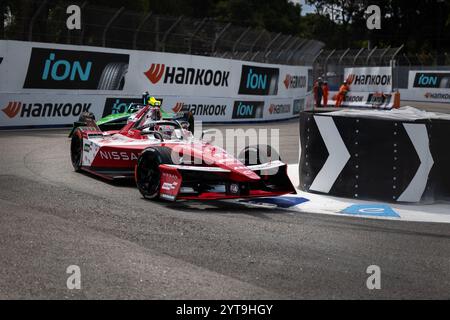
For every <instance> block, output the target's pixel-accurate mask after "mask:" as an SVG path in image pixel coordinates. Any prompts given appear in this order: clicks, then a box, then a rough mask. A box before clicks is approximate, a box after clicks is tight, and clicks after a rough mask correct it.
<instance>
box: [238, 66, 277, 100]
mask: <svg viewBox="0 0 450 320" xmlns="http://www.w3.org/2000/svg"><path fill="white" fill-rule="evenodd" d="M278 76H279V69H278V68H264V67H257V66H250V65H242V72H241V82H240V85H239V94H248V95H260V96H266V95H276V94H277V93H278Z"/></svg>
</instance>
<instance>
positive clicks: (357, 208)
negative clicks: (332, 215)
mask: <svg viewBox="0 0 450 320" xmlns="http://www.w3.org/2000/svg"><path fill="white" fill-rule="evenodd" d="M341 213H346V214H354V215H358V216H372V217H395V218H400V215H399V214H398V213H397V212H395V211H394V209H392V208H391V207H390V206H388V205H385V204H354V205H352V206H350V207H348V208H346V209H344V210H342V211H341Z"/></svg>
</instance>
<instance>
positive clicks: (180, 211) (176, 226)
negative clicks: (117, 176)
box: [0, 120, 450, 299]
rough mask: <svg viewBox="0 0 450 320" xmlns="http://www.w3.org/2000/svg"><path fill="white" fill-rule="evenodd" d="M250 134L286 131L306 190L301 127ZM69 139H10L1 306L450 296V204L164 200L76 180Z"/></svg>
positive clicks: (4, 179)
mask: <svg viewBox="0 0 450 320" xmlns="http://www.w3.org/2000/svg"><path fill="white" fill-rule="evenodd" d="M214 127H216V128H218V129H219V130H222V131H223V130H224V129H226V128H232V127H233V128H234V127H235V126H230V125H228V126H214ZM240 127H241V128H244V129H245V128H258V127H260V128H268V129H278V130H279V132H280V153H281V157H282V159H283V160H285V161H286V162H287V163H289V164H290V166H289V172H290V175H291V178H292V180H293V181H294V183H295V184H296V185H298V183H297V181H296V180H295V179H296V171H297V170H298V167H297V163H298V152H299V150H298V122H297V121H295V120H293V121H287V122H279V123H272V124H260V125H256V126H255V125H241V126H240ZM67 132H68V130H67V129H64V130H33V131H8V132H0V150H1V152H0V168H1V172H0V256H1V257H2V258H1V259H0V299H8V298H33V299H34V298H49V299H56V298H58V299H115V298H119V299H303V298H306V299H309V298H324V299H340V298H351V299H406V298H418V299H430V298H436V299H449V298H450V291H449V289H450V224H449V223H448V222H450V218H449V214H450V205H449V204H445V203H443V204H435V205H425V206H417V205H396V204H383V203H370V202H364V201H354V200H352V199H338V198H332V197H324V196H320V195H313V194H306V193H302V192H299V194H298V195H296V196H289V197H282V198H280V199H275V200H274V199H265V200H264V199H263V200H261V201H254V202H252V203H249V202H244V201H211V202H195V201H194V202H177V203H167V202H151V201H146V200H144V199H142V197H141V195H140V194H139V192H138V191H137V189H136V187H135V186H134V184H133V183H132V182H122V183H117V182H116V183H108V182H105V181H104V180H101V179H98V178H95V177H92V176H90V175H88V174H79V173H75V172H74V171H73V169H72V166H71V163H70V157H69V146H70V141H69V139H67ZM297 177H298V175H297ZM297 179H298V178H297ZM318 213H320V214H318ZM322 213H326V214H322ZM374 265H375V266H378V267H379V268H380V271H381V289H379V290H369V289H368V287H367V283H366V282H367V279H368V278H369V276H370V274H369V273H368V272H367V271H368V268H369V266H374ZM70 266H77V267H79V270H80V274H81V289H79V290H77V289H73V290H70V289H68V287H67V280H68V278H69V277H70V274H68V273H67V270H68V268H69V267H70ZM69 270H71V269H69Z"/></svg>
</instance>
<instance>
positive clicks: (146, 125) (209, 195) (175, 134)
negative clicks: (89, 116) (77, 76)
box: [71, 107, 295, 201]
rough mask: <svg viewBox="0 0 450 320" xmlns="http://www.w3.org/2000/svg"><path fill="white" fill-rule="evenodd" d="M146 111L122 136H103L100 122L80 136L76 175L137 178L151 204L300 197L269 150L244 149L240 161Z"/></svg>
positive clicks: (74, 152) (74, 154)
mask: <svg viewBox="0 0 450 320" xmlns="http://www.w3.org/2000/svg"><path fill="white" fill-rule="evenodd" d="M152 112H153V110H152V108H150V107H145V108H144V109H142V110H141V111H140V112H139V113H138V114H137V116H136V117H135V120H134V121H133V122H130V123H128V124H127V125H126V126H125V127H123V128H122V129H121V130H120V131H106V132H103V131H101V130H100V129H99V128H98V126H97V125H96V124H95V121H94V120H92V121H89V120H88V121H87V126H83V127H79V128H77V129H76V130H75V132H74V134H73V136H72V141H71V159H72V164H73V167H74V168H75V171H81V170H84V171H87V172H90V173H92V174H95V175H98V176H101V177H103V178H106V179H116V178H133V177H134V179H135V180H136V184H137V186H138V189H139V191H140V192H141V194H142V195H143V196H144V197H145V198H147V199H157V198H161V199H166V200H171V201H175V200H181V199H234V198H251V197H267V196H279V195H283V194H288V193H295V188H294V187H293V185H292V183H291V181H290V180H289V177H288V176H287V165H286V164H284V163H283V162H281V161H280V159H279V156H278V154H277V153H276V152H275V151H274V150H273V149H272V148H271V147H268V146H256V147H247V148H245V149H244V150H243V151H242V152H241V154H240V156H239V157H238V159H236V158H235V157H233V156H231V155H229V154H228V153H227V152H226V151H225V150H223V149H222V148H219V147H217V146H214V145H212V144H210V143H208V142H206V141H203V136H202V139H196V138H194V137H193V135H192V133H191V132H190V131H188V130H187V127H186V124H184V123H180V122H179V121H177V120H157V118H156V119H154V118H153V116H152Z"/></svg>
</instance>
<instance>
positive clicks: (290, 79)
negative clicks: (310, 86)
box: [283, 74, 306, 89]
mask: <svg viewBox="0 0 450 320" xmlns="http://www.w3.org/2000/svg"><path fill="white" fill-rule="evenodd" d="M283 83H284V86H285V87H286V89H297V88H306V76H292V75H290V74H287V75H286V78H285V79H284V81H283Z"/></svg>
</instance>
